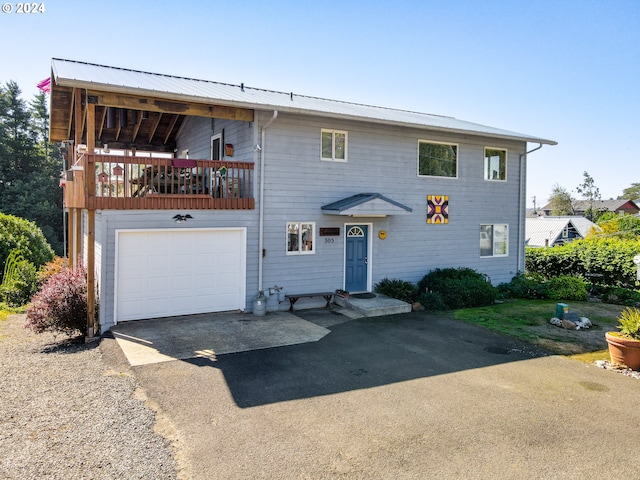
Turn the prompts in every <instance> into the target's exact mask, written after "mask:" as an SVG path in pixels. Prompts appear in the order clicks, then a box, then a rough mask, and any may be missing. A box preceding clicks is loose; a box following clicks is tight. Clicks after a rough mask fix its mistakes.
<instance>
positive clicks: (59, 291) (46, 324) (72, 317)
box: [25, 267, 87, 336]
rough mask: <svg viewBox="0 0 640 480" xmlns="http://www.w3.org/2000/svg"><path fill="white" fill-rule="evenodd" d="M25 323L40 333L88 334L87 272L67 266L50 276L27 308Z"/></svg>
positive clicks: (80, 268) (81, 268)
mask: <svg viewBox="0 0 640 480" xmlns="http://www.w3.org/2000/svg"><path fill="white" fill-rule="evenodd" d="M25 327H27V328H29V329H31V330H33V331H34V332H36V333H43V332H52V333H54V334H57V333H65V334H67V335H69V336H72V335H74V334H77V333H81V334H82V335H85V334H86V327H87V274H86V270H85V269H84V268H83V267H78V268H76V270H71V269H70V268H68V267H65V268H63V269H62V270H61V272H60V273H58V274H56V275H53V276H51V277H49V279H48V280H47V281H46V282H45V283H44V284H43V285H42V287H41V288H40V290H39V291H38V293H36V295H35V296H34V297H33V299H32V301H31V304H30V305H29V308H28V309H27V323H26V324H25Z"/></svg>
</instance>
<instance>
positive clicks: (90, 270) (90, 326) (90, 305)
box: [87, 209, 96, 339]
mask: <svg viewBox="0 0 640 480" xmlns="http://www.w3.org/2000/svg"><path fill="white" fill-rule="evenodd" d="M95 224H96V211H95V210H94V209H90V210H88V211H87V338H88V339H91V338H93V337H94V335H95V331H96V328H95V314H96V312H95V305H96V265H95V264H96V261H95V260H96V259H95V251H96V249H95V240H96V236H95Z"/></svg>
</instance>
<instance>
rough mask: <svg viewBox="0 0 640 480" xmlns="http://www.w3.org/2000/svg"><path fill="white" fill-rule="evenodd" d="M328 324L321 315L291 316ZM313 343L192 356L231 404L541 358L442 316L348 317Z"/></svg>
mask: <svg viewBox="0 0 640 480" xmlns="http://www.w3.org/2000/svg"><path fill="white" fill-rule="evenodd" d="M297 313H298V315H299V316H301V317H303V318H305V319H307V320H309V321H311V322H314V323H318V324H323V323H324V324H326V323H327V322H326V319H327V317H326V315H330V313H327V312H322V311H309V312H304V311H303V312H297ZM330 330H331V333H330V334H328V335H326V336H325V337H324V338H322V339H321V340H319V341H317V342H312V343H304V344H299V345H291V346H284V347H278V348H270V349H263V350H253V351H248V352H241V353H233V354H226V355H218V356H216V357H215V359H208V358H192V359H187V360H185V361H186V362H188V363H190V364H192V365H197V366H200V367H213V368H216V369H219V370H220V371H221V372H222V373H223V374H224V378H225V381H226V384H227V386H228V388H229V391H230V393H231V395H232V396H233V399H234V401H235V403H236V404H237V406H239V407H241V408H247V407H255V406H258V405H265V404H270V403H275V402H283V401H289V400H296V399H304V398H311V397H316V396H321V395H331V394H335V393H340V392H346V391H351V390H358V389H367V388H372V387H377V386H381V385H387V384H392V383H397V382H404V381H407V380H412V379H416V378H423V377H430V376H434V375H442V374H447V373H452V372H457V371H461V370H468V369H474V368H482V367H487V366H492V365H498V364H501V363H507V362H514V361H519V360H526V359H530V358H535V357H540V356H545V355H547V354H548V353H547V352H544V351H542V350H540V349H537V348H535V347H533V346H531V345H529V344H526V343H522V342H519V341H516V340H514V339H511V338H509V337H505V336H502V335H498V334H495V333H493V332H490V331H488V330H485V329H483V328H481V327H478V326H475V325H470V324H466V323H463V322H460V321H456V320H452V319H450V318H447V317H444V316H437V315H429V314H424V313H409V314H402V315H394V316H389V317H376V318H363V319H359V320H351V321H347V322H345V323H340V324H337V325H333V326H331V327H330Z"/></svg>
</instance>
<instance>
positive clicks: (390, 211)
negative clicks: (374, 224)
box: [321, 193, 413, 217]
mask: <svg viewBox="0 0 640 480" xmlns="http://www.w3.org/2000/svg"><path fill="white" fill-rule="evenodd" d="M321 209H322V211H323V213H326V214H329V215H351V216H361V217H362V216H387V215H407V214H409V213H411V212H412V211H413V210H412V209H411V208H409V207H407V206H406V205H403V204H401V203H399V202H396V201H394V200H391V199H390V198H387V197H385V196H384V195H381V194H380V193H358V194H356V195H352V196H351V197H347V198H343V199H342V200H337V201H335V202H332V203H329V204H327V205H323V206H322V207H321Z"/></svg>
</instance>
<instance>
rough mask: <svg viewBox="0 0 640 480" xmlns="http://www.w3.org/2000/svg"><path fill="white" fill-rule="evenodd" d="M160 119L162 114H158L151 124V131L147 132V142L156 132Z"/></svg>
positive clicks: (149, 141)
mask: <svg viewBox="0 0 640 480" xmlns="http://www.w3.org/2000/svg"><path fill="white" fill-rule="evenodd" d="M161 119H162V114H160V115H158V116H157V118H156V119H155V120H154V122H153V125H152V126H151V131H150V132H149V140H147V143H151V140H153V136H154V135H155V134H156V130H157V129H158V125H160V120H161Z"/></svg>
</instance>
